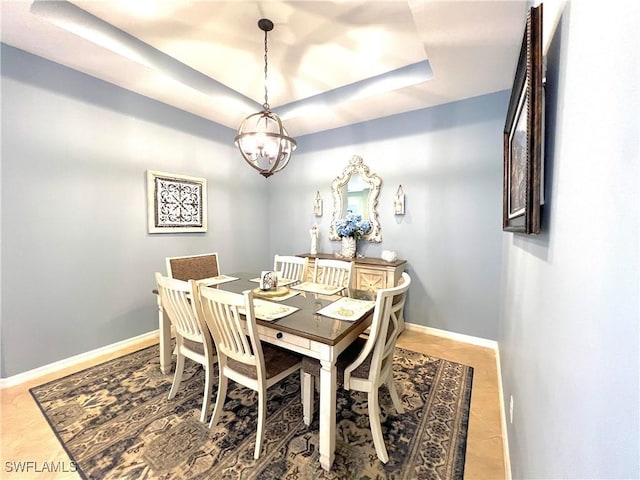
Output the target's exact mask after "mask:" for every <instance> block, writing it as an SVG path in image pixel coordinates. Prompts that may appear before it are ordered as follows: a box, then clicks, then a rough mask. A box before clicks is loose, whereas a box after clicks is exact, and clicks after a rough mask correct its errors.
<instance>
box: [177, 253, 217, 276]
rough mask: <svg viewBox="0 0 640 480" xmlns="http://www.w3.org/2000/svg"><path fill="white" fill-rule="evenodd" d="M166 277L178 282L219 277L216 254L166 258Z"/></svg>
mask: <svg viewBox="0 0 640 480" xmlns="http://www.w3.org/2000/svg"><path fill="white" fill-rule="evenodd" d="M166 264H167V275H168V276H169V277H171V278H177V279H178V280H184V281H188V280H202V279H203V278H211V277H217V276H218V275H220V265H219V263H218V254H217V253H203V254H201V255H188V256H182V257H167V258H166Z"/></svg>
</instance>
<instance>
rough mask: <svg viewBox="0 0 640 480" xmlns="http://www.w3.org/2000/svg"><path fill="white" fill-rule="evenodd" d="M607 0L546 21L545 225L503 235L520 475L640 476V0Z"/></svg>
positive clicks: (508, 372) (505, 324) (504, 359)
mask: <svg viewBox="0 0 640 480" xmlns="http://www.w3.org/2000/svg"><path fill="white" fill-rule="evenodd" d="M547 7H551V5H545V9H546V8H547ZM601 7H602V8H593V6H592V5H591V4H589V3H588V2H571V3H567V4H566V5H563V8H560V9H559V10H558V12H557V13H558V14H559V18H558V25H557V28H555V31H554V27H556V26H555V25H553V24H552V23H547V24H546V25H545V29H547V31H548V32H552V33H553V36H552V39H551V43H550V48H549V51H548V54H547V62H548V74H547V134H548V136H547V148H546V155H547V163H546V170H547V172H546V173H547V184H546V196H547V203H546V205H545V207H544V210H543V232H542V234H541V235H540V236H538V237H531V238H527V237H524V236H520V235H512V234H504V245H503V257H502V269H503V274H502V275H503V293H502V301H501V319H500V339H499V345H500V356H501V365H502V372H503V381H504V385H503V386H504V395H505V398H504V400H505V405H507V411H508V405H509V398H510V396H513V398H514V413H513V424H509V425H508V437H509V447H510V452H511V464H512V471H513V477H514V478H518V479H520V478H535V479H543V478H545V479H547V478H548V479H558V478H581V479H582V478H598V479H602V478H639V476H640V470H639V468H640V467H639V460H638V452H639V451H640V445H639V443H638V442H639V436H640V432H639V430H638V426H639V424H640V420H639V418H638V391H639V384H638V378H639V358H638V349H639V345H638V339H639V331H638V325H639V313H638V293H639V285H638V274H639V268H638V265H639V264H638V247H639V238H638V219H639V209H638V202H639V198H638V184H639V170H638V163H639V161H640V87H639V85H640V81H639V80H638V79H639V78H640V61H639V57H638V54H637V51H636V50H637V46H638V45H640V35H639V34H638V25H639V24H640V8H639V7H638V2H630V1H629V2H622V1H619V2H614V3H612V4H610V5H609V4H607V6H604V4H602V5H601ZM549 13H550V14H551V15H550V17H545V18H553V17H554V15H553V13H555V12H549Z"/></svg>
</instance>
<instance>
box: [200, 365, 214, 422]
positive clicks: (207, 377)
mask: <svg viewBox="0 0 640 480" xmlns="http://www.w3.org/2000/svg"><path fill="white" fill-rule="evenodd" d="M212 377H213V363H211V364H207V365H205V366H204V398H203V399H202V412H200V421H201V422H206V421H207V412H208V411H209V405H211V392H212V391H213V379H212Z"/></svg>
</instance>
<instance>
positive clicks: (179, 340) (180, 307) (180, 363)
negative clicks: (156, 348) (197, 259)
mask: <svg viewBox="0 0 640 480" xmlns="http://www.w3.org/2000/svg"><path fill="white" fill-rule="evenodd" d="M156 285H157V287H158V295H160V299H161V301H162V306H163V307H164V310H165V312H166V313H167V315H168V317H169V320H170V322H171V324H172V325H173V326H174V327H175V330H176V349H175V354H176V355H177V359H176V371H175V374H174V376H173V383H172V385H171V390H170V391H169V400H171V399H172V398H174V397H175V396H176V393H177V392H178V389H179V387H180V382H181V381H182V374H183V372H184V362H185V358H189V359H191V360H193V361H194V362H197V363H199V364H200V365H202V366H203V367H204V378H205V383H204V399H203V400H202V411H201V412H200V421H201V422H204V421H206V419H207V412H208V410H209V405H210V404H211V392H212V387H213V364H214V363H215V361H216V348H215V346H214V344H213V339H212V337H211V334H210V333H209V329H208V328H207V326H206V324H205V323H204V322H203V321H202V320H201V318H200V317H199V316H198V314H197V311H196V308H195V306H194V303H193V302H192V301H191V298H193V288H192V285H191V284H190V283H189V282H185V281H182V280H177V279H174V278H168V277H164V276H163V275H162V274H161V273H156Z"/></svg>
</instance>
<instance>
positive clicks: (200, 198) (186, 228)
mask: <svg viewBox="0 0 640 480" xmlns="http://www.w3.org/2000/svg"><path fill="white" fill-rule="evenodd" d="M147 210H148V217H149V222H148V223H149V233H179V232H206V231H207V180H206V179H204V178H197V177H188V176H186V175H178V174H172V173H163V172H156V171H152V170H148V171H147Z"/></svg>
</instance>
